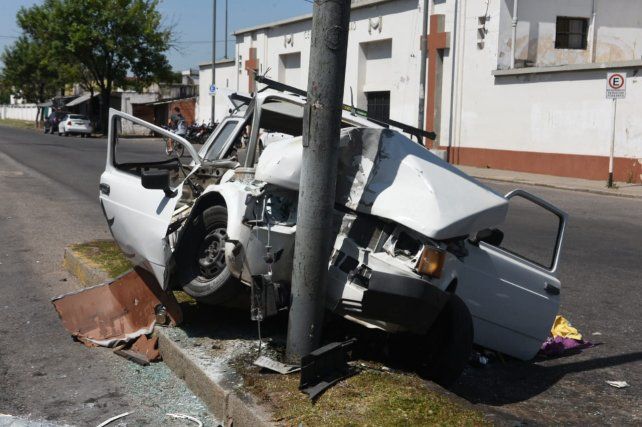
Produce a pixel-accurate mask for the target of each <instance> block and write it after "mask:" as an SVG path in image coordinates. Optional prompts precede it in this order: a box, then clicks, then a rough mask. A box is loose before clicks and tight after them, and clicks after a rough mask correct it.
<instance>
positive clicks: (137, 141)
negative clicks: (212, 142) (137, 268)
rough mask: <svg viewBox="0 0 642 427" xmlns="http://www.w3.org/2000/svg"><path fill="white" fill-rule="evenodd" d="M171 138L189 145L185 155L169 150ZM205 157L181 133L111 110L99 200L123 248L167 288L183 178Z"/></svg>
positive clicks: (127, 254) (129, 256) (109, 224)
mask: <svg viewBox="0 0 642 427" xmlns="http://www.w3.org/2000/svg"><path fill="white" fill-rule="evenodd" d="M167 139H171V140H173V143H174V144H182V145H183V146H184V147H185V155H184V156H183V157H178V156H177V155H175V154H173V153H170V154H168V153H167V152H166V151H165V148H166V144H167ZM200 164H201V161H200V158H199V156H198V154H197V151H196V150H195V149H194V147H193V146H192V145H191V144H190V143H189V142H187V141H186V140H185V139H183V138H181V137H180V136H177V135H174V134H173V133H172V132H170V131H167V130H164V129H162V128H160V127H158V126H155V125H153V124H150V123H147V122H145V121H144V120H141V119H139V118H137V117H134V116H131V115H129V114H126V113H122V112H120V111H116V110H113V109H111V110H110V111H109V132H108V145H107V161H106V164H105V171H104V172H103V174H102V175H101V177H100V203H101V207H102V209H103V213H104V215H105V218H106V219H107V223H108V226H109V228H110V231H111V233H112V235H113V237H114V240H115V241H116V242H117V243H118V245H119V246H120V248H121V250H122V251H123V253H124V254H125V256H127V257H128V258H130V260H131V261H132V262H133V263H134V264H137V265H141V266H142V267H144V268H146V269H147V270H149V271H151V272H152V273H154V275H155V276H156V279H157V280H158V282H159V283H160V284H161V286H165V285H166V282H167V280H166V279H167V278H166V275H165V271H166V269H165V267H166V266H167V262H168V260H169V259H170V255H171V254H170V249H169V245H168V242H167V239H166V236H167V229H168V226H169V224H170V221H171V218H172V214H173V213H174V210H175V209H176V208H177V203H178V202H179V200H180V196H181V193H182V188H183V184H184V182H185V180H187V179H189V177H190V176H191V175H192V174H193V173H194V172H196V170H198V168H199V167H200Z"/></svg>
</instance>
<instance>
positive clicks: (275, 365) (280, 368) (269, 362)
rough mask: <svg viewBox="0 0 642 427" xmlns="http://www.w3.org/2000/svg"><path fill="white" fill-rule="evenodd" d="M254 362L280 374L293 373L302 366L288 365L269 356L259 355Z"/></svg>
mask: <svg viewBox="0 0 642 427" xmlns="http://www.w3.org/2000/svg"><path fill="white" fill-rule="evenodd" d="M253 363H254V365H256V366H259V367H261V368H265V369H269V370H270V371H274V372H278V373H279V374H283V375H287V374H291V373H293V372H297V371H300V370H301V367H300V366H296V365H287V364H285V363H281V362H279V361H276V360H274V359H270V358H269V357H267V356H259V357H258V358H257V359H256V360H255V361H254V362H253Z"/></svg>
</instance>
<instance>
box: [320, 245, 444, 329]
mask: <svg viewBox="0 0 642 427" xmlns="http://www.w3.org/2000/svg"><path fill="white" fill-rule="evenodd" d="M362 261H363V260H362ZM364 267H365V269H364ZM344 270H345V269H342V268H341V266H340V265H331V266H330V269H329V271H328V273H329V278H330V283H329V286H331V287H334V289H335V290H338V289H339V288H340V289H341V296H338V295H337V296H338V298H332V297H330V300H333V299H334V307H333V310H334V311H335V312H337V314H340V315H343V316H349V317H353V318H358V319H360V320H361V321H362V322H365V323H372V324H373V326H376V327H381V328H382V329H385V330H388V329H391V328H390V326H391V325H395V327H394V328H396V329H398V327H401V328H402V329H406V330H409V331H413V332H419V333H421V332H425V331H426V330H428V328H430V326H431V325H432V324H433V323H434V321H435V320H436V318H437V316H438V315H439V313H440V312H441V310H442V308H443V307H444V305H445V304H446V302H447V301H448V298H449V297H450V294H448V293H447V292H445V291H443V290H441V289H440V288H438V287H437V286H435V285H433V284H432V283H430V282H429V281H427V280H424V279H422V278H421V277H419V276H417V275H415V274H414V273H412V272H404V271H401V270H400V269H399V268H398V267H396V266H392V265H389V264H387V263H385V262H381V260H375V259H374V257H373V256H372V255H371V256H370V259H369V260H368V261H367V262H366V263H364V262H361V263H360V264H359V266H358V267H357V268H356V269H354V270H353V271H352V272H350V273H349V274H346V272H345V271H344ZM364 271H367V273H365V274H364V273H363V272H364ZM329 293H330V294H332V293H333V292H332V291H330V292H329ZM335 295H336V294H335ZM394 328H393V329H394Z"/></svg>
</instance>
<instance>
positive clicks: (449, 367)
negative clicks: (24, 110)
mask: <svg viewBox="0 0 642 427" xmlns="http://www.w3.org/2000/svg"><path fill="white" fill-rule="evenodd" d="M268 83H269V82H268ZM268 86H269V85H268ZM282 86H283V85H280V86H278V87H277V89H280V90H274V89H273V88H270V89H267V90H263V91H259V92H258V93H257V94H256V95H255V96H254V97H252V98H250V97H249V96H244V95H241V94H238V93H231V94H230V95H229V99H230V103H231V105H232V108H231V109H230V115H229V116H228V117H227V118H226V119H224V120H223V121H222V122H221V123H220V124H219V126H218V127H217V128H216V130H215V131H214V132H213V134H212V135H211V136H210V137H209V139H208V140H207V141H206V142H205V144H204V145H203V147H202V149H200V150H199V151H198V152H197V151H196V150H195V149H194V147H193V146H192V145H191V144H189V143H188V142H187V141H186V140H184V139H183V138H181V137H179V136H176V135H173V134H171V133H170V132H169V131H166V130H163V129H161V128H159V127H157V126H155V125H153V124H150V123H147V122H145V121H143V120H141V119H139V118H136V117H133V116H130V115H127V114H125V113H122V112H119V111H115V110H111V111H110V127H109V146H108V151H107V162H106V168H105V171H104V173H103V174H102V176H101V179H100V203H101V205H102V208H103V212H104V214H105V217H106V219H107V222H108V224H109V227H110V230H111V232H112V234H113V237H114V239H115V240H116V242H117V243H118V245H119V246H120V248H121V249H122V251H123V253H124V254H125V255H126V256H127V257H129V258H130V259H131V260H132V262H133V263H135V264H136V265H138V266H140V267H142V268H144V269H146V270H147V271H149V272H151V273H152V274H153V276H154V277H155V278H156V280H157V281H158V283H159V284H160V286H161V287H162V288H163V289H164V290H166V291H169V290H173V289H182V290H184V291H185V292H186V293H188V294H189V295H191V296H192V297H194V298H196V299H197V300H199V301H202V302H205V303H209V304H220V303H224V302H225V301H226V300H227V299H229V298H233V297H234V295H236V294H238V293H239V292H240V291H241V290H242V287H243V286H246V287H250V288H251V289H252V294H253V296H252V307H251V310H252V316H253V318H255V319H262V318H264V317H267V316H270V315H273V314H275V313H277V312H278V311H279V310H283V309H287V307H288V304H289V289H290V280H291V271H292V260H293V255H294V254H293V251H294V239H295V235H296V220H297V198H298V192H299V176H300V169H301V157H302V151H303V146H302V137H301V135H302V133H303V117H304V105H305V101H306V100H305V96H304V94H302V93H299V92H297V91H295V90H292V91H288V90H287V88H286V89H285V90H284V89H283V87H282ZM345 110H346V111H344V113H343V116H342V132H341V137H340V138H341V139H340V144H339V165H338V168H339V173H338V176H337V187H336V201H335V202H336V203H335V211H334V227H333V229H332V230H328V235H331V236H332V237H331V238H332V239H333V241H334V244H333V249H332V253H331V254H330V260H329V264H328V283H327V295H326V298H325V307H326V308H327V309H328V310H330V311H332V312H334V313H336V314H338V315H340V316H343V317H344V318H345V319H348V320H350V321H352V322H356V323H358V324H360V325H363V326H364V327H366V328H375V329H379V330H383V331H385V332H388V333H391V334H402V333H405V334H413V336H414V337H423V338H421V339H419V340H418V341H421V342H424V343H425V346H424V348H423V351H422V352H421V357H422V358H423V359H424V360H423V364H422V365H423V371H422V373H423V374H424V375H426V376H427V377H429V378H431V379H433V380H434V381H436V382H438V383H440V384H443V385H448V384H450V383H452V382H453V381H454V380H455V379H456V378H457V377H458V375H459V374H460V372H461V370H462V369H463V367H464V365H465V363H466V362H467V360H468V357H469V355H470V352H471V348H472V345H473V343H476V344H478V345H480V346H483V347H486V348H489V349H493V350H496V351H499V352H502V353H505V354H508V355H510V356H513V357H516V358H519V359H523V360H526V359H530V358H532V357H534V355H535V354H536V353H537V351H538V350H539V349H540V346H541V344H542V342H543V341H544V340H545V339H546V337H547V336H548V332H549V330H550V327H551V324H552V323H553V320H554V318H555V316H556V314H557V312H558V307H559V293H560V281H559V280H558V278H557V277H556V271H557V266H558V260H559V255H560V249H561V246H562V237H563V233H564V226H565V222H566V215H565V214H564V213H563V212H561V211H560V210H559V209H557V208H555V207H554V206H551V205H550V204H548V203H547V202H545V201H543V200H541V199H539V198H537V197H535V196H533V195H531V194H529V193H527V192H525V191H522V190H515V191H513V192H511V193H509V194H508V195H506V196H502V195H499V194H497V193H495V192H494V191H492V190H490V189H489V188H487V187H485V186H483V185H482V184H480V183H479V182H477V181H476V180H475V179H473V178H471V177H469V176H467V175H466V174H464V173H463V172H461V171H460V170H458V169H456V168H455V167H453V166H452V165H450V164H448V163H447V162H445V161H443V160H441V159H440V158H439V157H437V156H436V155H434V154H432V153H431V152H430V151H429V150H427V149H426V148H425V147H423V146H422V145H420V144H417V143H416V142H413V141H412V140H411V139H409V138H408V137H406V136H405V135H404V134H403V133H402V132H400V131H397V130H394V128H395V127H396V126H395V125H397V123H396V122H393V123H392V124H393V126H390V123H385V122H381V121H375V120H369V119H368V118H367V117H363V115H361V114H357V113H355V109H354V108H346V109H345ZM123 121H130V122H132V123H133V124H135V125H137V126H142V127H145V128H147V129H148V130H149V132H150V134H155V135H161V136H163V137H169V138H173V139H174V142H175V143H178V144H182V145H184V147H185V152H186V154H187V155H189V157H188V156H187V155H186V156H183V157H177V156H168V157H167V158H166V159H165V160H163V161H154V162H151V161H145V160H144V159H143V160H136V161H123V159H125V158H126V156H124V155H121V153H119V148H120V147H121V142H120V139H119V137H118V135H117V129H119V128H120V126H121V122H123ZM401 129H402V130H403V131H406V132H408V131H409V130H410V133H412V128H409V127H407V126H405V127H404V126H401ZM415 135H416V134H415ZM512 198H523V199H526V200H527V201H530V202H533V203H535V204H536V205H538V206H539V207H541V208H543V209H545V210H547V211H549V212H552V213H553V214H554V215H556V216H557V217H558V219H559V227H558V230H557V231H558V234H557V239H556V243H555V248H554V250H553V254H554V255H553V259H552V260H551V263H550V265H547V266H543V265H539V264H536V263H534V262H532V261H529V260H527V259H525V258H523V257H521V256H519V255H517V254H515V253H512V252H510V251H508V250H507V249H505V248H503V247H502V246H501V243H502V237H503V233H502V232H501V231H500V230H499V229H498V228H496V227H498V226H500V225H501V224H502V222H503V221H504V220H505V218H506V215H507V211H508V207H509V201H510V199H512Z"/></svg>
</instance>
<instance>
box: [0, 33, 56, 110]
mask: <svg viewBox="0 0 642 427" xmlns="http://www.w3.org/2000/svg"><path fill="white" fill-rule="evenodd" d="M0 59H1V60H2V62H3V63H4V68H3V70H2V73H1V74H0V81H1V83H0V84H1V86H2V87H3V88H5V90H8V91H9V93H10V94H12V95H15V96H17V97H20V98H24V99H25V100H26V101H27V102H44V101H46V100H47V99H49V98H51V97H52V96H54V94H55V93H56V90H57V89H58V88H60V87H61V86H62V85H63V82H62V81H61V76H60V75H59V73H58V66H57V65H56V64H54V63H52V62H51V61H50V58H49V56H48V55H47V53H46V51H45V50H44V49H43V47H42V45H40V44H38V43H36V42H34V41H33V40H32V39H30V38H29V37H27V36H24V35H23V36H21V37H20V38H18V40H17V41H16V42H15V43H14V44H13V45H12V46H9V47H7V48H5V50H4V52H3V53H2V55H1V56H0Z"/></svg>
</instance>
